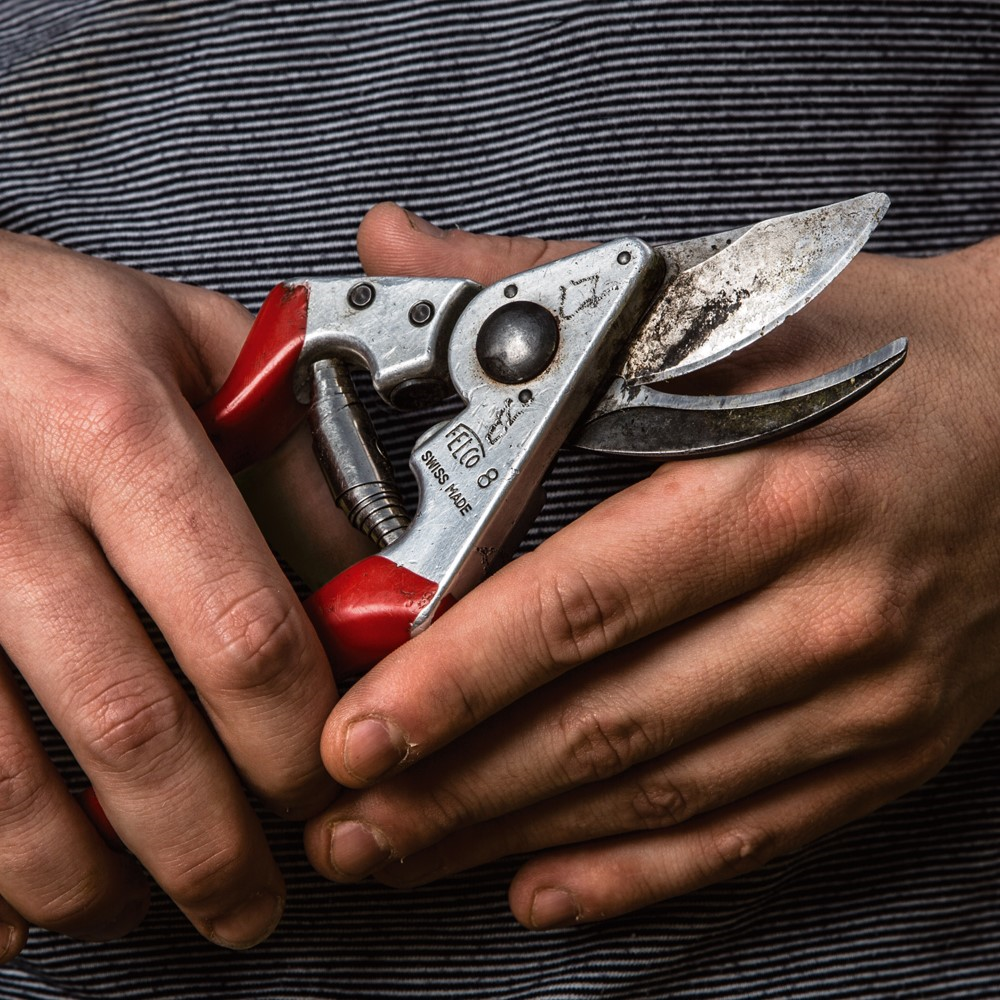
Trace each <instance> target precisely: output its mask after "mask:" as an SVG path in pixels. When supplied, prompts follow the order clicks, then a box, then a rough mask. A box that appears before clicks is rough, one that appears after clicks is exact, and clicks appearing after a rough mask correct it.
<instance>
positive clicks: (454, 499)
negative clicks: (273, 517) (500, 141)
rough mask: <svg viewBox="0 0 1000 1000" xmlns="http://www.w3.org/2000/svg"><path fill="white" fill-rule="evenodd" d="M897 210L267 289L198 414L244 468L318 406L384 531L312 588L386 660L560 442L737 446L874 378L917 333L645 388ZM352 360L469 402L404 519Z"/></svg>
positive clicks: (348, 646) (323, 626) (750, 322)
mask: <svg viewBox="0 0 1000 1000" xmlns="http://www.w3.org/2000/svg"><path fill="white" fill-rule="evenodd" d="M887 207H888V198H887V197H886V196H885V195H883V194H878V193H875V194H868V195H864V196H862V197H859V198H854V199H852V200H850V201H844V202H840V203H838V204H835V205H829V206H826V207H823V208H818V209H813V210H811V211H807V212H801V213H798V214H795V215H787V216H782V217H780V218H776V219H770V220H767V221H765V222H760V223H757V224H756V225H752V226H747V227H744V228H742V229H735V230H732V231H730V232H726V233H719V234H716V235H714V236H707V237H702V238H699V239H694V240H687V241H685V242H682V243H674V244H669V245H663V246H649V245H647V244H646V243H643V242H642V241H640V240H637V239H630V238H626V239H619V240H616V241H614V242H611V243H606V244H604V245H602V246H598V247H596V248H594V249H592V250H586V251H584V252H582V253H578V254H576V255H574V256H571V257H566V258H564V259H562V260H558V261H556V262H554V263H551V264H546V265H544V266H542V267H538V268H535V269H533V270H530V271H525V272H524V273H522V274H518V275H515V276H513V277H510V278H507V279H505V280H504V281H500V282H498V283H497V284H495V285H491V286H489V287H487V288H483V287H481V286H480V285H478V284H476V283H474V282H472V281H466V280H462V279H450V278H438V279H429V278H377V277H372V278H336V279H332V280H303V281H290V282H286V283H284V284H282V285H279V286H278V287H277V288H276V289H274V291H272V292H271V294H270V296H269V297H268V298H267V300H266V301H265V303H264V305H263V307H262V308H261V311H260V313H259V315H258V317H257V320H256V322H255V324H254V327H253V329H252V330H251V333H250V335H249V337H248V339H247V342H246V345H245V346H244V348H243V351H242V353H241V354H240V357H239V358H238V360H237V362H236V365H235V367H234V369H233V371H232V373H231V375H230V376H229V378H228V380H227V381H226V383H225V384H224V385H223V387H222V389H221V390H220V391H219V393H218V394H217V395H216V396H215V397H214V398H213V399H212V400H210V401H209V402H208V403H207V404H206V405H205V406H204V407H202V409H201V411H200V415H201V418H202V420H203V422H204V424H205V426H206V428H207V429H208V431H209V433H210V435H211V436H212V438H213V440H214V441H215V443H216V446H217V448H218V449H219V451H220V453H221V454H222V455H223V457H224V458H225V459H226V461H227V464H228V465H229V467H230V468H231V469H233V470H234V471H235V470H236V469H238V468H241V467H243V466H245V465H248V464H250V463H252V462H254V461H256V460H258V459H260V458H263V457H264V456H265V455H267V454H268V453H269V452H270V451H272V450H273V449H274V448H275V447H276V446H277V445H278V444H279V443H280V442H281V441H282V440H283V439H284V438H285V437H286V436H287V435H288V434H289V433H290V432H291V431H292V429H293V428H294V427H295V425H296V424H297V423H298V422H299V420H300V419H301V418H302V417H303V416H305V414H306V413H308V415H309V419H310V422H311V425H312V431H313V436H314V441H315V445H316V452H317V455H318V458H319V461H320V463H321V464H322V466H323V469H324V471H325V473H326V476H327V480H328V482H329V483H330V486H331V489H332V491H333V493H334V496H335V497H336V499H337V502H338V503H339V504H340V506H341V508H342V509H343V510H344V511H345V512H346V513H347V515H348V517H349V518H350V520H351V523H352V524H353V525H354V526H355V527H356V528H358V529H359V530H361V531H364V532H365V533H366V534H368V535H369V536H370V537H371V538H372V539H373V540H374V541H375V542H376V543H378V545H379V546H381V547H382V551H381V553H380V554H378V555H374V556H370V557H368V558H367V559H364V560H362V561H361V562H359V563H357V564H356V565H354V566H352V567H350V568H349V569H347V570H345V571H344V572H343V573H341V574H340V575H339V576H337V577H335V578H334V579H333V580H331V581H330V582H329V583H327V584H326V585H325V586H323V587H322V588H321V589H320V590H319V591H317V592H316V593H315V594H314V595H313V596H312V597H311V598H310V599H309V601H308V602H307V606H308V607H309V610H310V613H311V615H312V617H313V621H314V622H315V624H316V627H317V629H318V631H319V633H320V635H321V637H322V638H323V640H324V642H325V644H326V646H327V649H328V651H329V653H330V655H331V659H332V661H333V662H334V665H335V667H336V669H337V670H338V672H340V673H351V672H357V671H358V670H360V669H361V668H363V667H366V666H368V665H370V664H371V663H374V662H376V661H377V660H378V659H380V658H381V657H383V656H384V655H386V654H387V653H388V652H390V651H391V650H392V649H394V648H395V647H397V646H399V645H401V644H402V643H403V642H405V641H406V640H407V639H408V638H409V637H410V636H411V635H413V634H416V633H417V632H419V631H420V630H421V629H423V628H425V627H426V626H427V625H428V624H429V623H430V622H431V621H432V620H433V619H434V618H435V617H436V616H437V615H439V614H440V613H441V612H442V611H444V610H445V609H446V608H447V607H448V606H449V605H450V604H451V603H452V602H454V601H455V600H457V599H458V598H460V597H461V596H462V595H463V594H465V593H467V592H468V591H469V590H470V589H471V588H473V587H474V586H476V584H477V583H479V582H480V581H481V580H482V579H483V578H484V577H485V576H486V575H487V574H488V573H489V572H490V571H491V570H493V569H494V568H496V567H497V566H498V565H499V564H500V562H502V561H503V559H504V558H506V556H507V555H508V554H509V553H510V551H511V549H512V547H513V546H514V545H516V543H517V541H518V540H519V538H520V537H521V535H522V534H523V531H524V530H525V529H526V528H527V525H528V523H530V518H531V517H532V516H533V513H534V511H535V509H536V504H535V502H534V501H535V499H536V498H537V496H538V494H539V487H540V484H541V481H542V479H543V477H544V475H545V473H546V470H547V469H548V468H549V466H550V464H551V462H552V460H553V458H554V456H555V454H556V452H557V451H558V449H559V448H561V447H563V446H564V445H567V444H570V445H573V446H575V447H580V448H587V449H591V450H594V451H599V452H606V453H610V454H618V455H630V456H640V457H646V458H649V459H654V460H663V459H668V458H680V457H690V456H697V455H707V454H712V453H717V452H722V451H728V450H733V449H736V448H743V447H747V446H751V445H755V444H758V443H760V442H762V441H765V440H768V439H771V438H775V437H778V436H781V435H785V434H789V433H791V432H793V431H796V430H799V429H801V428H803V427H806V426H809V425H812V424H815V423H817V422H819V421H820V420H824V419H826V418H827V417H828V416H831V415H832V414H834V413H836V412H837V411H839V410H841V409H843V408H844V407H845V406H848V405H849V404H850V403H852V402H853V401H854V400H856V399H858V398H860V397H861V396H863V395H864V394H865V393H866V392H868V391H869V390H870V389H871V388H873V387H874V386H875V385H876V384H877V383H878V382H880V381H881V380H882V379H884V378H885V377H886V376H887V375H888V374H889V373H890V372H892V371H893V370H894V369H895V368H896V367H898V366H899V365H900V364H901V363H902V361H903V359H904V356H905V354H906V341H905V340H897V341H894V342H893V343H891V344H889V345H887V346H886V347H884V348H882V349H881V350H879V351H876V352H875V353H873V354H870V355H868V356H867V357H864V358H862V359H860V360H858V361H855V362H854V363H853V364H850V365H847V366H846V367H844V368H840V369H838V370H837V371H834V372H831V373H829V374H827V375H824V376H821V377H819V378H816V379H812V380H810V381H807V382H802V383H799V384H796V385H792V386H787V387H784V388H781V389H776V390H770V391H766V392H758V393H752V394H748V395H741V396H683V395H676V394H672V393H669V392H664V391H662V390H660V389H654V388H651V387H650V386H651V384H652V383H660V382H663V381H665V380H667V379H671V378H674V377H676V376H678V375H681V374H685V373H687V372H690V371H694V370H696V369H698V368H701V367H703V366H705V365H708V364H710V363H712V362H714V361H717V360H719V359H721V358H723V357H725V356H727V355H729V354H730V353H732V352H733V351H736V350H738V349H740V348H742V347H744V346H746V345H747V344H749V343H751V342H752V341H754V340H756V339H757V338H759V337H760V336H762V335H763V334H765V333H767V332H768V331H769V330H771V329H773V328H774V327H775V326H777V325H778V324H779V323H781V322H782V320H784V319H785V318H786V317H787V316H789V315H790V314H792V313H793V312H795V311H796V310H797V309H799V308H800V307H801V306H803V305H804V304H805V303H806V302H808V301H809V300H810V299H811V298H812V297H813V296H814V295H816V294H817V293H818V292H819V291H820V290H822V289H823V288H824V287H825V286H826V285H827V284H828V283H829V282H830V281H831V280H833V278H834V277H835V276H836V275H837V274H838V273H839V272H840V271H841V269H842V268H843V267H844V266H845V265H846V264H847V263H848V261H849V260H850V259H851V258H852V257H853V256H854V255H855V254H856V253H857V252H858V250H859V249H860V248H861V246H862V245H863V244H864V243H865V241H866V240H867V238H868V235H869V234H870V233H871V231H872V230H873V229H874V227H875V226H876V225H877V224H878V222H879V220H880V219H881V217H882V215H883V214H884V212H885V210H886V208H887ZM354 367H360V368H364V369H367V371H368V372H369V373H370V374H371V380H372V384H373V386H374V388H375V389H376V391H377V392H378V393H379V395H380V396H381V397H382V398H383V399H384V400H385V401H386V402H387V403H388V404H389V405H390V406H393V407H396V408H399V409H416V408H419V407H422V406H426V405H427V404H428V403H430V402H435V401H438V400H441V399H444V398H446V397H448V396H451V395H454V394H457V395H458V396H459V397H460V399H461V400H462V401H463V402H464V406H463V407H462V409H461V410H460V412H458V413H457V414H456V415H455V416H454V417H452V418H450V419H448V420H446V421H444V422H443V423H440V424H438V425H437V426H435V427H433V428H432V429H431V430H429V431H428V432H427V433H426V434H424V435H423V436H422V437H421V438H420V440H419V441H418V442H417V444H416V446H415V448H414V450H413V453H412V455H411V458H410V467H411V469H412V471H413V475H414V476H415V477H416V480H417V483H418V486H419V502H418V506H417V510H416V512H415V515H414V516H413V518H412V520H411V519H410V517H409V515H408V513H407V512H406V511H405V510H404V509H403V504H402V502H401V501H400V498H399V494H398V492H397V489H396V487H395V485H394V483H393V476H392V471H391V468H390V466H389V463H388V462H387V460H386V459H385V457H384V455H383V453H382V450H381V448H380V446H379V443H378V440H377V438H376V436H375V432H374V430H373V428H372V425H371V423H370V421H369V419H368V415H367V413H366V412H365V410H364V407H363V406H362V405H361V404H360V403H359V401H358V398H357V396H356V395H355V393H354V389H353V386H352V384H351V376H350V369H351V368H354Z"/></svg>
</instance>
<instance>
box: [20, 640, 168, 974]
mask: <svg viewBox="0 0 1000 1000" xmlns="http://www.w3.org/2000/svg"><path fill="white" fill-rule="evenodd" d="M0 857H2V858H3V865H2V867H0V894H2V897H3V898H2V899H0V963H2V962H3V961H6V960H9V959H11V958H13V957H14V956H15V955H16V954H17V953H18V952H19V951H20V950H21V948H22V947H23V945H24V940H25V934H26V932H27V921H30V922H31V923H33V924H36V925H37V926H40V927H47V928H49V929H50V930H56V931H60V932H62V933H64V934H70V935H72V936H74V937H78V938H85V939H87V940H95V941H99V940H107V939H110V938H114V937H119V936H121V935H123V934H126V933H128V931H130V930H132V929H133V928H134V927H135V926H136V925H137V924H138V923H139V922H140V921H141V919H142V917H143V915H144V914H145V912H146V908H147V906H148V903H149V888H148V886H147V884H146V880H145V879H144V878H143V876H142V873H141V872H140V871H139V869H138V867H137V866H136V865H135V864H134V863H133V862H132V861H131V860H130V859H128V858H126V857H124V856H123V855H121V854H117V853H115V852H113V851H111V850H109V848H108V847H107V846H106V845H105V844H104V841H103V840H102V839H101V837H100V836H99V834H98V832H97V830H96V829H95V828H94V827H93V826H92V825H91V824H90V822H89V821H88V820H87V818H86V816H85V815H84V814H83V812H82V811H81V810H80V809H79V808H78V807H77V805H76V803H75V802H74V800H73V798H72V797H71V796H70V794H69V792H68V791H67V790H66V786H65V784H64V783H63V781H62V779H61V778H60V776H59V775H58V774H57V773H56V770H55V768H54V767H53V765H52V763H51V761H50V760H49V759H48V757H47V756H46V755H45V753H44V751H43V749H42V746H41V743H40V742H39V740H38V737H37V736H36V734H35V732H34V730H33V728H32V725H31V720H30V718H29V717H28V713H27V710H26V708H25V706H24V704H23V703H22V701H21V698H20V696H19V693H18V691H17V687H16V685H15V683H14V680H13V677H12V676H11V674H10V672H9V670H8V669H7V667H6V660H5V658H0Z"/></svg>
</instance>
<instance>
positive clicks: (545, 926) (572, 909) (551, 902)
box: [528, 889, 580, 931]
mask: <svg viewBox="0 0 1000 1000" xmlns="http://www.w3.org/2000/svg"><path fill="white" fill-rule="evenodd" d="M528 919H529V921H530V922H531V926H532V927H534V928H535V930H538V931H544V930H550V929H552V928H554V927H569V926H570V925H571V924H575V923H576V922H577V921H578V920H579V919H580V906H579V904H578V903H577V901H576V897H575V896H574V895H573V894H572V893H571V892H567V890H565V889H539V890H538V891H537V892H536V893H535V895H534V897H533V898H532V900H531V913H530V914H529V916H528Z"/></svg>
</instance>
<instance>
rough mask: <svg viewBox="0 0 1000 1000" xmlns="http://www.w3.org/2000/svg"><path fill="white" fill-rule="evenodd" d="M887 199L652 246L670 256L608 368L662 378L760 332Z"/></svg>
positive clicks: (801, 296)
mask: <svg viewBox="0 0 1000 1000" xmlns="http://www.w3.org/2000/svg"><path fill="white" fill-rule="evenodd" d="M888 207H889V198H888V196H886V195H885V194H882V193H880V192H872V193H871V194H866V195H862V196H861V197H859V198H851V199H850V200H849V201H841V202H837V203H836V204H833V205H826V206H824V207H822V208H814V209H810V210H809V211H807V212H798V213H796V214H794V215H783V216H779V217H778V218H775V219H768V220H766V221H764V222H758V223H756V224H754V225H752V226H745V227H743V228H742V229H733V230H731V231H729V232H726V233H718V234H716V235H715V236H704V237H699V238H698V239H694V240H686V241H684V242H683V243H671V244H664V245H661V246H658V247H656V248H655V249H656V251H657V253H659V254H660V255H661V256H662V257H663V259H664V260H665V261H666V264H667V277H666V279H665V281H664V286H663V290H662V292H661V294H660V297H659V298H658V299H657V300H656V301H655V302H654V304H653V307H652V308H651V310H650V311H649V313H647V315H646V318H645V319H644V320H643V321H642V323H641V324H640V325H639V327H638V329H637V331H636V334H635V339H634V340H633V342H632V344H631V347H630V348H629V350H628V353H627V354H626V355H625V357H624V359H623V362H622V364H621V366H620V367H619V370H618V372H616V373H615V374H617V375H619V376H620V377H621V378H622V379H624V381H625V383H626V384H627V385H633V386H635V385H647V384H649V383H651V382H660V381H663V380H664V379H668V378H674V377H675V376H677V375H683V374H685V373H686V372H691V371H694V370H695V369H697V368H701V367H703V366H704V365H707V364H711V363H712V362H713V361H718V360H719V359H721V358H724V357H725V356H726V355H727V354H731V353H732V352H733V351H737V350H739V349H740V348H741V347H745V346H746V345H747V344H750V343H752V342H753V341H754V340H756V339H757V338H758V337H762V336H763V335H764V334H765V333H767V332H768V331H769V330H773V329H774V328H775V327H776V326H778V325H779V324H780V323H781V322H782V321H783V320H785V319H787V317H789V316H790V315H791V314H792V313H794V312H796V311H797V310H798V309H801V308H802V306H804V305H805V304H806V303H807V302H808V301H809V300H810V299H812V298H813V297H814V296H815V295H817V294H818V293H819V292H821V291H822V290H823V289H824V288H825V287H826V286H827V285H828V284H829V283H830V282H831V281H832V280H833V279H834V278H835V277H836V276H837V275H838V274H839V273H840V272H841V271H842V270H843V269H844V267H845V266H846V265H847V263H848V262H849V261H850V260H851V258H852V257H854V255H855V254H856V253H857V252H858V251H859V250H860V249H861V247H862V246H864V244H865V242H866V241H867V239H868V237H869V235H870V234H871V232H872V230H873V229H874V228H875V227H876V226H877V225H878V223H879V221H880V220H881V218H882V216H883V215H884V214H885V211H886V209H887V208H888Z"/></svg>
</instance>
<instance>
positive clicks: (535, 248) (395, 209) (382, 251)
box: [358, 201, 594, 285]
mask: <svg viewBox="0 0 1000 1000" xmlns="http://www.w3.org/2000/svg"><path fill="white" fill-rule="evenodd" d="M593 245H594V244H592V243H584V242H580V241H567V242H560V241H557V240H541V239H535V238H533V237H528V236H482V235H479V234H477V233H467V232H464V231H463V230H461V229H451V230H447V231H446V230H443V229H438V228H437V226H434V225H432V224H431V223H429V222H427V221H426V220H425V219H422V218H420V216H418V215H414V214H413V213H412V212H407V211H406V210H405V209H402V208H400V207H399V206H398V205H394V204H393V203H392V202H388V201H387V202H382V203H381V204H379V205H376V206H375V207H374V208H373V209H372V210H371V211H370V212H369V213H368V214H367V215H366V216H365V217H364V219H363V220H362V221H361V228H360V229H359V230H358V253H359V254H360V256H361V263H362V265H363V266H364V269H365V271H366V272H367V273H368V274H377V275H383V276H389V275H419V276H421V277H442V278H445V277H447V278H471V279H472V280H473V281H478V282H480V283H481V284H484V285H488V284H491V283H492V282H494V281H499V280H500V279H501V278H505V277H507V275H509V274H516V273H517V272H518V271H525V270H527V269H528V268H530V267H536V266H537V265H539V264H547V263H548V262H549V261H551V260H556V259H557V258H559V257H565V256H567V255H568V254H572V253H578V252H579V251H580V250H586V249H587V248H588V247H591V246H593Z"/></svg>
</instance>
